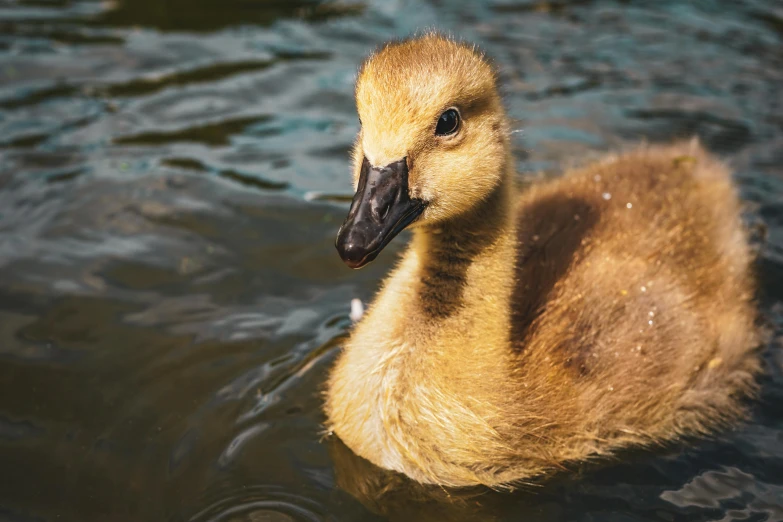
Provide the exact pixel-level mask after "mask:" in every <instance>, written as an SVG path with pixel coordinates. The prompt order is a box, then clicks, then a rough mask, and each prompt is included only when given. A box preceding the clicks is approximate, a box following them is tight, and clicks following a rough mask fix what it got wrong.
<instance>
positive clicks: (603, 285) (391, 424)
mask: <svg viewBox="0 0 783 522" xmlns="http://www.w3.org/2000/svg"><path fill="white" fill-rule="evenodd" d="M391 79H395V81H394V82H392V81H391ZM357 105H358V108H359V113H360V117H361V120H362V131H361V132H360V135H359V137H358V139H357V144H356V147H355V151H354V152H355V154H354V156H355V183H356V187H357V195H356V197H355V199H354V203H353V205H352V208H351V212H350V213H349V217H348V219H347V220H346V223H345V224H344V225H343V227H342V228H341V231H340V234H339V235H338V250H340V253H341V255H342V256H343V258H344V259H345V260H346V263H348V264H349V265H350V266H354V267H357V266H362V265H363V264H366V262H368V260H372V259H373V258H374V257H375V256H376V255H377V254H378V252H379V251H380V249H382V248H383V246H385V244H386V243H388V241H389V240H390V237H389V236H391V237H393V236H394V235H395V234H396V233H397V232H399V230H401V228H400V223H403V224H404V225H407V226H408V227H409V228H411V229H412V230H413V238H412V240H411V244H410V246H409V247H408V249H407V250H406V251H405V252H404V254H403V255H402V258H401V260H400V261H399V263H398V264H397V266H396V267H395V269H394V270H393V271H392V273H391V274H390V275H389V276H388V278H387V279H386V280H385V281H384V283H383V285H382V288H381V290H380V292H379V293H378V295H377V296H376V298H375V300H374V301H373V302H372V303H371V304H370V306H369V307H368V309H367V311H366V312H365V314H364V317H363V318H362V319H361V321H360V322H359V323H358V324H357V325H356V326H355V328H354V330H353V332H352V334H351V337H350V339H349V340H348V341H347V343H346V345H345V347H344V350H343V351H342V353H341V354H340V356H339V358H338V360H337V362H336V364H335V366H334V368H333V370H332V372H331V375H330V379H329V382H328V388H327V393H326V412H327V416H328V427H329V428H330V429H331V430H332V431H334V432H335V433H336V434H337V435H338V436H339V437H340V438H341V439H342V440H343V441H344V442H345V444H346V445H347V446H349V447H350V448H351V449H352V450H353V451H354V452H356V453H357V454H358V455H360V456H362V457H364V458H366V459H368V460H370V461H371V462H373V463H374V464H376V465H379V466H381V467H384V468H387V469H392V470H396V471H399V472H401V473H404V474H406V475H408V476H409V477H411V478H413V479H414V480H417V481H419V482H423V483H435V484H441V485H445V486H470V485H476V484H484V485H487V486H491V487H502V486H504V485H508V484H512V483H514V482H517V481H523V480H527V479H531V478H533V477H537V476H541V475H543V474H547V473H551V472H553V471H556V470H559V469H563V468H565V467H568V465H569V464H573V463H577V462H582V461H585V460H588V459H592V458H594V457H598V456H609V455H612V454H614V453H616V452H617V451H619V450H622V449H625V448H629V447H632V446H639V445H651V444H656V443H662V442H666V441H671V440H673V439H677V438H680V437H684V436H692V435H700V434H707V433H711V432H713V431H714V430H715V429H717V428H719V427H721V426H724V425H726V424H728V423H730V422H732V421H736V420H738V419H740V418H742V416H743V415H744V413H745V408H744V402H743V399H744V398H745V397H747V396H751V395H752V394H753V393H754V391H755V389H756V384H755V380H754V375H755V374H756V373H757V372H758V368H759V362H758V356H757V355H756V351H755V348H756V346H757V345H758V344H759V334H758V331H757V329H756V327H755V325H754V321H755V308H754V306H753V292H754V287H753V280H752V277H751V275H750V272H749V263H750V254H749V251H748V246H747V241H746V238H745V234H744V231H743V228H742V225H741V221H740V217H739V212H740V208H739V202H738V199H737V197H736V194H735V189H734V187H733V185H732V183H731V177H730V174H729V172H728V170H727V169H726V168H725V167H724V166H723V165H722V164H721V163H720V162H719V161H718V160H716V159H715V158H713V157H712V156H710V155H709V154H708V153H707V152H705V151H704V149H703V148H702V147H701V146H700V145H699V144H698V143H697V142H696V141H691V142H687V143H679V144H675V145H668V146H642V147H639V148H637V149H634V150H632V151H629V152H626V153H623V154H619V155H613V156H607V157H606V158H604V159H603V160H601V161H599V162H596V163H593V164H590V165H588V166H586V167H582V168H577V169H572V170H570V171H568V172H566V173H564V175H563V176H561V177H559V178H557V179H555V180H551V181H548V182H542V183H539V184H535V185H533V186H532V187H529V188H527V189H525V190H524V191H523V192H521V193H519V192H518V191H517V189H516V186H515V183H514V171H513V168H512V161H511V159H510V151H509V150H510V147H509V142H508V134H509V133H508V124H507V122H506V117H505V113H504V112H503V109H502V104H501V103H500V100H499V97H498V95H497V92H496V88H495V79H494V76H493V74H492V70H491V67H490V66H489V64H488V62H487V61H486V60H485V59H484V58H483V57H482V56H481V55H480V54H479V53H477V52H476V51H475V50H474V49H472V48H470V47H467V46H465V45H463V44H460V43H456V42H454V41H452V40H449V39H447V38H444V37H441V36H438V35H426V36H424V37H421V38H418V39H414V40H410V41H406V42H401V43H394V44H391V45H389V46H387V47H385V48H383V49H381V50H380V51H379V52H378V53H377V54H375V55H374V56H372V57H370V58H369V59H368V61H367V62H366V63H365V65H364V66H363V69H362V71H361V73H360V76H359V80H358V83H357ZM449 111H454V113H456V116H455V114H454V113H451V114H447V113H448V112H449ZM455 117H456V120H457V123H456V125H453V123H454V118H455ZM411 216H413V217H411ZM403 228H404V226H403ZM379 238H380V239H379Z"/></svg>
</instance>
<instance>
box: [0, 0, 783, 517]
mask: <svg viewBox="0 0 783 522" xmlns="http://www.w3.org/2000/svg"><path fill="white" fill-rule="evenodd" d="M428 27H437V28H439V29H441V30H443V31H447V32H450V33H452V34H454V35H457V36H459V37H461V38H465V39H468V40H471V41H475V42H476V43H478V44H479V45H480V46H482V47H483V48H484V49H485V50H486V51H487V52H488V53H489V54H490V55H491V56H493V57H494V58H495V60H496V61H497V63H498V65H499V67H500V70H501V77H502V81H503V85H504V87H503V92H504V96H505V98H506V100H507V105H508V107H509V112H510V115H511V117H513V118H514V128H515V129H517V130H518V132H516V133H515V134H514V147H515V155H516V158H517V160H518V168H519V171H520V172H521V173H523V174H521V175H520V176H521V177H525V176H528V177H529V176H531V175H532V174H531V173H532V172H543V173H545V174H546V175H557V174H558V172H559V171H560V169H561V168H562V166H563V165H568V164H572V163H573V162H575V161H582V160H584V159H585V158H591V157H597V156H598V155H600V154H601V153H603V152H605V151H607V150H611V149H615V148H618V147H622V146H624V145H627V144H631V143H634V142H637V141H639V140H641V139H647V140H650V141H662V140H669V139H673V138H677V137H684V136H689V135H693V134H697V135H699V136H700V137H701V138H702V139H703V141H704V142H705V143H706V145H707V146H708V147H709V148H710V149H711V150H713V151H715V152H716V153H718V154H721V155H723V156H724V157H725V158H726V159H727V160H728V161H729V162H730V163H731V165H732V166H733V169H734V171H735V178H736V180H737V182H738V184H739V186H740V189H741V194H742V197H743V199H744V200H745V201H746V203H747V221H748V224H749V226H751V227H753V229H754V230H755V231H756V233H755V235H756V236H757V237H758V240H757V242H756V243H757V246H758V249H759V261H758V263H757V266H758V273H759V278H760V292H759V300H760V304H761V307H762V310H763V315H764V320H765V321H766V322H767V323H768V324H769V325H770V328H771V330H772V332H773V333H772V336H771V337H772V342H771V344H770V346H769V347H768V348H767V349H766V351H765V354H766V355H765V358H766V361H767V363H768V367H769V369H768V373H767V376H766V377H764V382H763V394H762V397H761V399H760V400H759V401H758V403H757V405H756V407H755V409H754V416H753V418H752V420H751V421H750V422H749V423H748V424H747V425H745V426H742V427H740V428H739V429H737V430H736V431H733V432H730V433H727V434H724V435H723V436H722V437H720V438H717V439H715V440H711V441H705V442H702V443H699V444H697V445H694V446H690V447H685V448H681V447H675V448H668V449H666V450H661V451H657V452H653V453H640V454H633V455H628V456H624V457H623V458H622V459H619V460H618V462H616V463H613V464H611V463H610V464H607V465H605V466H603V467H600V468H597V469H590V470H584V471H582V472H580V473H578V474H575V475H569V476H563V477H559V478H557V479H556V480H554V481H552V482H551V483H549V484H546V485H543V486H538V487H530V488H526V489H523V490H522V491H517V492H515V493H512V494H496V493H487V492H483V491H472V492H466V493H465V492H456V493H455V492H443V491H440V490H437V488H436V489H435V490H432V489H429V490H422V489H419V488H416V487H414V486H413V485H411V484H408V483H406V482H405V481H402V480H399V479H398V478H396V477H390V476H387V474H384V473H382V472H380V471H378V470H377V469H374V468H372V467H371V466H369V465H368V464H367V463H365V462H363V461H361V460H358V459H357V458H356V457H354V456H353V455H352V454H351V453H350V452H349V451H348V450H346V449H345V448H344V447H342V446H340V444H339V443H338V442H336V441H333V440H322V437H321V430H322V427H321V423H322V421H323V415H322V413H321V402H320V397H319V391H320V389H321V387H322V385H323V382H324V376H325V373H326V370H327V368H328V367H329V365H330V363H331V362H332V361H333V360H334V356H335V353H336V351H337V350H338V349H339V346H340V343H341V342H342V340H343V339H344V336H345V335H346V332H347V330H348V329H349V327H350V319H349V316H348V314H349V310H350V308H349V303H350V300H351V299H352V298H354V297H359V298H361V299H363V300H365V301H366V300H368V299H369V298H370V297H371V296H372V294H373V292H374V290H375V288H376V285H377V282H378V280H379V278H380V277H381V276H382V275H383V274H384V273H385V272H386V271H387V270H388V269H389V267H390V266H391V263H392V262H393V260H394V258H395V256H394V252H395V251H399V249H400V248H401V246H402V245H403V244H404V240H398V241H396V242H395V243H394V244H393V245H392V246H391V247H390V248H389V249H388V250H387V251H385V252H384V253H383V254H382V255H381V256H380V258H379V259H378V261H376V262H375V263H374V264H373V265H371V266H370V267H369V268H367V269H365V270H362V271H359V272H354V271H350V270H348V269H347V268H346V267H345V266H344V265H343V264H342V262H341V261H340V259H339V257H338V256H337V254H336V252H335V250H334V247H333V240H334V236H335V233H336V230H337V227H338V225H339V223H340V222H341V221H342V219H343V217H344V214H345V213H346V210H347V205H346V203H345V201H346V196H349V195H350V182H349V167H348V150H349V147H350V145H351V142H352V139H353V136H354V134H355V133H356V131H357V130H358V121H357V118H356V115H355V111H354V106H353V98H352V89H353V82H354V79H355V73H356V70H357V66H358V64H359V63H360V62H361V60H362V59H363V57H364V56H366V55H367V54H368V53H369V52H370V51H371V50H372V49H373V48H374V47H375V46H377V45H378V44H380V43H381V42H384V41H385V40H388V39H390V38H395V37H402V36H405V35H408V34H410V33H412V32H414V31H416V30H417V29H422V28H428ZM781 86H783V3H781V2H780V1H779V0H776V1H772V0H771V1H766V2H764V1H761V0H757V1H754V0H737V1H735V2H725V1H722V0H720V1H719V0H713V1H709V0H700V1H698V2H697V1H694V2H679V1H662V0H659V1H656V2H650V1H641V0H639V1H620V0H617V1H610V0H605V1H602V0H578V1H573V2H565V1H561V0H558V1H549V2H544V1H524V2H511V1H510V0H492V1H489V0H488V1H484V2H471V1H467V0H464V1H451V0H450V1H448V2H447V1H445V0H430V1H423V2H416V1H413V0H367V1H364V2H356V1H353V0H345V1H324V2H320V3H318V2H314V1H310V0H288V1H287V0H222V1H218V0H107V1H102V2H101V1H92V0H0V520H3V521H6V520H7V521H15V522H16V521H18V522H22V521H24V522H27V521H78V522H91V521H96V522H97V521H112V522H114V521H142V520H144V521H147V520H149V521H155V520H169V521H197V522H202V521H254V522H262V521H263V522H283V521H285V522H290V521H317V520H329V521H376V520H387V519H389V520H403V521H405V522H413V521H416V520H435V521H438V522H441V521H448V520H477V521H495V520H497V521H517V520H519V521H527V520H536V521H651V520H655V521H669V522H671V521H719V520H720V521H729V520H743V521H756V522H758V521H773V520H778V521H780V520H783V373H781V371H780V370H779V368H780V366H781V363H782V362H783V356H781V354H780V351H779V350H777V349H776V346H777V345H778V344H777V338H778V337H779V336H780V334H781V333H783V89H782V87H781ZM449 495H450V496H449Z"/></svg>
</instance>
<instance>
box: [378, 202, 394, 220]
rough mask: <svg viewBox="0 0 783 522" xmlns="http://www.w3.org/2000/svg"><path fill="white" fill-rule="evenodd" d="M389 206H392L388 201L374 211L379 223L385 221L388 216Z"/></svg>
mask: <svg viewBox="0 0 783 522" xmlns="http://www.w3.org/2000/svg"><path fill="white" fill-rule="evenodd" d="M391 206H392V202H391V201H389V202H386V203H385V204H383V205H381V206H380V207H379V208H378V209H377V210H376V212H375V214H376V215H377V216H378V219H379V220H380V221H383V220H384V219H386V216H388V215H389V209H390V208H391Z"/></svg>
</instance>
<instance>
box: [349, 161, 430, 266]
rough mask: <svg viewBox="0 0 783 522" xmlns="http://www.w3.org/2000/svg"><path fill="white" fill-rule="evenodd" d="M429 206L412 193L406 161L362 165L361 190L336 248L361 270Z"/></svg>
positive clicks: (356, 195) (359, 189) (365, 163)
mask: <svg viewBox="0 0 783 522" xmlns="http://www.w3.org/2000/svg"><path fill="white" fill-rule="evenodd" d="M424 207H425V204H424V202H423V201H421V200H419V199H411V198H410V195H409V194H408V163H407V161H406V159H405V158H403V159H401V160H400V161H395V162H394V163H390V164H389V165H386V166H385V167H381V168H377V167H373V166H371V165H370V162H369V161H367V158H365V159H364V162H362V171H361V173H360V175H359V188H358V189H357V190H356V194H354V196H353V202H351V210H349V211H348V217H347V218H345V223H343V226H341V227H340V231H339V232H337V241H336V242H335V246H336V247H337V251H338V252H339V253H340V257H341V258H342V259H343V261H344V262H345V264H346V265H348V266H350V267H351V268H361V267H363V266H364V265H366V264H367V263H369V262H370V261H372V260H373V259H375V258H376V257H377V256H378V254H379V253H380V251H381V250H383V247H385V246H386V245H387V244H388V243H389V241H391V240H392V239H393V238H394V236H396V235H397V234H399V233H400V232H401V231H402V230H403V229H404V228H405V227H407V226H408V225H410V224H411V223H412V222H413V221H414V220H415V219H416V218H417V217H419V215H420V214H421V213H422V211H423V210H424Z"/></svg>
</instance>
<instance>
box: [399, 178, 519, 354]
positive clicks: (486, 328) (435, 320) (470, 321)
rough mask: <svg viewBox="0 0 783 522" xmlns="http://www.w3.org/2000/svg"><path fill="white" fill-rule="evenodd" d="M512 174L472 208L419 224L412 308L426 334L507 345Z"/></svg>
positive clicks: (511, 261)
mask: <svg viewBox="0 0 783 522" xmlns="http://www.w3.org/2000/svg"><path fill="white" fill-rule="evenodd" d="M513 189H514V187H513V175H512V173H511V172H510V171H508V172H504V173H503V176H502V177H501V181H500V183H499V184H498V185H497V186H496V187H495V189H494V190H493V191H492V193H490V194H489V196H488V197H486V198H485V199H484V200H482V201H481V202H480V203H478V204H477V205H476V206H475V207H474V208H473V209H472V210H471V211H470V212H467V213H464V214H462V215H460V216H457V217H455V218H453V219H451V220H449V221H447V222H445V223H439V224H437V225H432V226H428V227H421V228H420V229H416V230H415V233H414V239H413V242H412V244H411V248H410V255H411V256H412V257H414V258H415V259H416V260H417V261H418V262H417V265H418V266H417V270H416V271H415V272H414V273H415V276H414V277H413V279H414V281H413V282H414V284H415V288H417V291H416V296H415V299H413V306H416V307H417V308H418V312H419V313H417V314H412V316H413V317H417V318H418V321H419V323H420V324H419V328H417V329H416V330H417V331H420V332H425V333H426V335H427V337H428V338H430V339H431V338H432V336H433V335H435V337H439V336H443V335H447V336H449V337H458V338H459V339H451V338H450V339H448V340H446V339H444V342H449V341H452V342H453V341H460V342H461V344H465V341H468V342H479V341H480V342H481V344H482V345H485V344H489V343H491V344H493V345H494V346H496V347H506V346H507V345H508V337H509V335H508V332H509V327H508V325H509V306H510V301H511V295H512V290H513V281H514V264H515V255H516V228H515V223H514V212H513V194H514V190H513Z"/></svg>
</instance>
